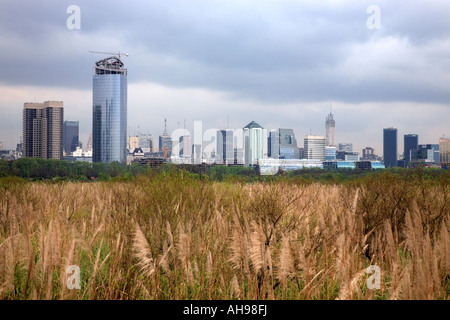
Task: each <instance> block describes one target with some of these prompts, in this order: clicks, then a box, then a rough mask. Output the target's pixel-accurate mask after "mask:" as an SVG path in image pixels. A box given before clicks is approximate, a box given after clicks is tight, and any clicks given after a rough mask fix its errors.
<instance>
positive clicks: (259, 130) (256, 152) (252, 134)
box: [244, 121, 267, 166]
mask: <svg viewBox="0 0 450 320" xmlns="http://www.w3.org/2000/svg"><path fill="white" fill-rule="evenodd" d="M265 131H266V130H264V128H263V127H261V126H260V125H259V124H257V123H256V122H255V121H252V122H250V123H249V124H248V125H246V126H245V127H244V165H246V166H251V165H256V164H257V163H258V160H259V159H263V158H264V153H266V154H267V133H266V132H265Z"/></svg>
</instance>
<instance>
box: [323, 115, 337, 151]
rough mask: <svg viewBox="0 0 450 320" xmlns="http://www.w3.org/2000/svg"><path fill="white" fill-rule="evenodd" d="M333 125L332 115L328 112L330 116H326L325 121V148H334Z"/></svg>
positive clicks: (334, 123)
mask: <svg viewBox="0 0 450 320" xmlns="http://www.w3.org/2000/svg"><path fill="white" fill-rule="evenodd" d="M335 125H336V122H335V121H334V118H333V113H332V112H331V111H330V114H329V115H328V116H327V119H326V121H325V131H326V134H325V145H326V146H335V144H334V133H335Z"/></svg>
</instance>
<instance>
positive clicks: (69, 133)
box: [64, 121, 79, 154]
mask: <svg viewBox="0 0 450 320" xmlns="http://www.w3.org/2000/svg"><path fill="white" fill-rule="evenodd" d="M78 136H79V122H78V121H64V151H65V152H66V153H67V154H69V153H71V152H74V151H75V150H76V149H77V147H78V140H79V137H78Z"/></svg>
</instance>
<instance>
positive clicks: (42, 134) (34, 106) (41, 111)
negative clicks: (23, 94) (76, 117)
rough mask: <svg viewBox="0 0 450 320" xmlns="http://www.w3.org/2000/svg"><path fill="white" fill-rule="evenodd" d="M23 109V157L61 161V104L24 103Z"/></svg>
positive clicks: (62, 112) (48, 102)
mask: <svg viewBox="0 0 450 320" xmlns="http://www.w3.org/2000/svg"><path fill="white" fill-rule="evenodd" d="M23 107H24V108H23V139H24V141H23V148H24V153H23V156H24V157H35V158H44V159H62V156H63V144H64V141H63V122H64V108H63V102H62V101H45V102H44V103H30V102H26V103H24V106H23Z"/></svg>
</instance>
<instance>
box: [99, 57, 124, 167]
mask: <svg viewBox="0 0 450 320" xmlns="http://www.w3.org/2000/svg"><path fill="white" fill-rule="evenodd" d="M94 69H95V74H94V76H93V112H92V116H93V119H92V161H93V162H105V163H110V162H113V161H117V162H122V163H126V161H127V69H125V68H124V64H123V62H122V61H121V60H120V57H117V56H112V57H109V58H106V59H103V60H99V61H97V62H96V63H95V66H94Z"/></svg>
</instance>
